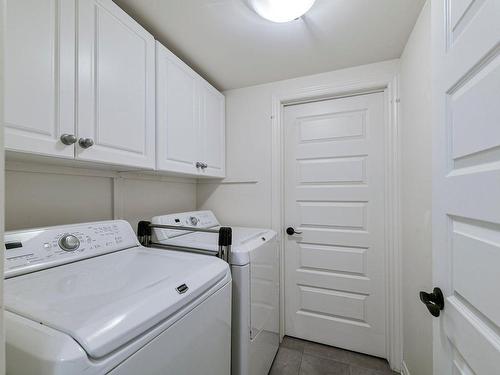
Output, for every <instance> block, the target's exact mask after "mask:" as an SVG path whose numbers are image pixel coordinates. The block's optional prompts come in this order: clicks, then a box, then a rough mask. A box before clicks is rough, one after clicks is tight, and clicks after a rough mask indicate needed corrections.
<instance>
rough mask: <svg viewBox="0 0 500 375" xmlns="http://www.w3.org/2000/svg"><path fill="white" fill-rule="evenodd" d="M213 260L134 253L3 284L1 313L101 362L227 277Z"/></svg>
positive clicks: (152, 251) (224, 269) (141, 250)
mask: <svg viewBox="0 0 500 375" xmlns="http://www.w3.org/2000/svg"><path fill="white" fill-rule="evenodd" d="M228 272H229V269H228V265H227V264H226V263H225V262H223V261H222V260H220V259H217V258H215V257H205V256H200V255H196V254H189V253H180V252H174V251H162V250H155V249H145V248H142V247H136V248H132V249H128V250H123V251H119V252H116V253H111V254H107V255H102V256H98V257H95V258H91V259H86V260H82V261H79V262H75V263H71V264H67V265H64V266H59V267H54V268H50V269H46V270H43V271H38V272H34V273H30V274H26V275H23V276H18V277H13V278H10V279H7V280H5V284H4V288H5V294H4V296H5V297H4V302H5V308H6V309H7V310H9V311H11V312H13V313H16V314H18V315H21V316H24V317H26V318H29V319H31V320H33V321H36V322H39V323H40V324H45V325H47V326H50V327H52V328H54V329H57V330H59V331H62V332H64V333H66V334H68V335H70V336H71V337H73V339H75V340H76V341H77V342H78V343H79V344H80V345H81V346H82V347H83V348H84V350H85V351H86V352H87V354H88V355H89V357H92V358H100V357H104V356H106V355H107V354H109V353H111V352H112V351H114V350H116V349H118V348H120V347H121V346H122V345H124V344H126V343H127V342H129V341H130V340H132V339H134V338H136V337H138V336H140V335H141V334H142V333H144V332H145V331H147V330H148V329H150V328H152V327H153V326H154V325H156V324H158V323H160V322H162V321H165V320H166V319H168V318H169V317H170V316H172V315H173V314H175V313H176V312H177V311H179V310H180V309H181V308H183V307H185V306H186V305H188V304H189V303H190V302H193V301H194V300H195V299H197V298H198V297H200V296H201V295H202V294H203V293H204V292H206V291H207V290H208V289H210V288H211V287H212V286H214V285H215V284H217V282H219V281H221V280H222V279H223V278H224V277H227V275H228Z"/></svg>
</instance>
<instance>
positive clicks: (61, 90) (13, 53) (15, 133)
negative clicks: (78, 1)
mask: <svg viewBox="0 0 500 375" xmlns="http://www.w3.org/2000/svg"><path fill="white" fill-rule="evenodd" d="M5 13H6V14H5V23H6V24H5V35H4V37H5V39H4V40H5V53H4V54H3V57H4V59H5V66H4V69H5V70H4V74H3V77H4V79H5V82H4V83H5V85H4V90H5V92H4V100H5V103H4V108H5V114H4V116H5V148H6V149H7V150H15V151H24V152H31V153H37V154H44V155H53V156H61V157H68V158H72V157H73V156H74V146H73V145H64V144H63V143H62V142H60V140H59V137H60V136H61V135H62V134H64V133H68V134H74V126H75V122H74V83H75V78H74V77H75V68H74V64H75V54H74V41H75V22H74V19H75V17H74V14H75V3H74V1H71V0H67V1H66V0H64V1H63V0H59V1H58V0H31V1H27V0H24V1H19V0H8V1H6V2H5Z"/></svg>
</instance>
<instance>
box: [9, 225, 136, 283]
mask: <svg viewBox="0 0 500 375" xmlns="http://www.w3.org/2000/svg"><path fill="white" fill-rule="evenodd" d="M135 246H139V243H138V242H137V238H136V236H135V233H134V231H133V230H132V227H131V226H130V224H129V223H128V222H126V221H123V220H113V221H102V222H94V223H86V224H75V225H64V226H57V227H49V228H37V229H29V230H23V231H15V232H7V233H5V263H4V267H5V268H4V270H5V277H6V278H8V277H12V276H18V275H22V274H25V273H29V272H34V271H38V270H42V269H45V268H50V267H54V266H58V265H61V264H65V263H70V262H75V261H78V260H82V259H85V258H90V257H94V256H98V255H103V254H106V253H110V252H114V251H119V250H124V249H128V248H130V247H135Z"/></svg>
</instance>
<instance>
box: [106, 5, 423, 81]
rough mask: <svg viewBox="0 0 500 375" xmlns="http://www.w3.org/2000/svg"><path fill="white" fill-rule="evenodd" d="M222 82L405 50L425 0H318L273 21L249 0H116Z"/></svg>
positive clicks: (292, 73)
mask: <svg viewBox="0 0 500 375" xmlns="http://www.w3.org/2000/svg"><path fill="white" fill-rule="evenodd" d="M114 1H115V2H116V3H117V4H118V5H119V6H120V7H121V8H123V9H124V10H125V11H126V12H127V13H129V14H130V15H131V16H132V17H134V18H135V19H136V20H137V21H138V22H139V23H141V24H142V25H143V26H144V27H145V28H146V29H148V30H149V31H150V32H151V33H152V34H153V35H154V36H155V37H156V39H158V40H159V41H160V42H162V43H163V44H164V45H165V46H166V47H168V48H169V49H170V50H172V51H173V52H174V53H175V54H176V55H177V56H179V57H180V58H181V59H183V60H184V61H185V62H186V63H187V64H189V65H190V66H191V67H192V68H193V69H195V70H196V71H197V72H198V73H200V74H201V75H202V76H204V77H205V78H206V79H208V80H209V81H210V82H212V83H213V84H214V85H215V86H216V87H217V88H219V89H221V90H227V89H231V88H238V87H245V86H250V85H255V84H259V83H266V82H272V81H277V80H281V79H287V78H293V77H299V76H304V75H308V74H314V73H321V72H326V71H330V70H335V69H340V68H345V67H350V66H356V65H362V64H368V63H372V62H377V61H383V60H388V59H393V58H398V57H400V55H401V52H402V51H403V48H404V46H405V44H406V40H407V39H408V36H409V34H410V32H411V30H412V28H413V25H414V24H415V21H416V19H417V17H418V14H419V12H420V9H421V8H422V6H423V3H424V2H425V0H317V1H316V3H315V4H314V6H313V7H312V9H311V10H310V11H309V12H308V13H307V14H306V15H305V16H304V17H302V18H301V19H299V20H296V21H292V22H290V23H286V24H277V23H272V22H269V21H266V20H264V19H262V18H260V17H259V16H257V14H255V13H254V12H253V11H251V10H250V9H249V8H248V7H247V5H246V4H245V2H244V0H114Z"/></svg>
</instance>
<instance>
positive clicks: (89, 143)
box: [78, 138, 94, 148]
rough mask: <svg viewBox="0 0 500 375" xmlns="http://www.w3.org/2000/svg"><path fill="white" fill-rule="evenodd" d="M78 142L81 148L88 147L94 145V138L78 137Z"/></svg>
mask: <svg viewBox="0 0 500 375" xmlns="http://www.w3.org/2000/svg"><path fill="white" fill-rule="evenodd" d="M78 144H79V145H80V147H81V148H89V147H92V146H93V145H94V140H93V139H92V138H80V139H79V140H78Z"/></svg>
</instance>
